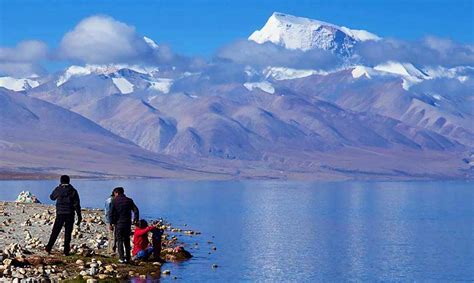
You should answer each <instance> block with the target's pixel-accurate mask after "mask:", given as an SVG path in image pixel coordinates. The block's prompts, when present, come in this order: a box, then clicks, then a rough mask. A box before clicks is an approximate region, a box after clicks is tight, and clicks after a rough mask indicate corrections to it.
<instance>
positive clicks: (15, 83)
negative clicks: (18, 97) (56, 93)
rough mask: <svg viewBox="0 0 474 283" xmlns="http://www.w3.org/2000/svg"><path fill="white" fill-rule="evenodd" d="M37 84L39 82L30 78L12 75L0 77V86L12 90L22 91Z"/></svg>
mask: <svg viewBox="0 0 474 283" xmlns="http://www.w3.org/2000/svg"><path fill="white" fill-rule="evenodd" d="M37 86H39V82H37V81H35V80H32V79H17V78H13V77H0V87H4V88H6V89H9V90H13V91H22V90H27V89H32V88H35V87H37Z"/></svg>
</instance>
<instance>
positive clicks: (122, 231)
mask: <svg viewBox="0 0 474 283" xmlns="http://www.w3.org/2000/svg"><path fill="white" fill-rule="evenodd" d="M130 233H131V228H130V226H128V227H120V226H117V227H116V228H115V240H116V241H117V250H118V254H119V258H120V259H122V260H124V259H126V260H130Z"/></svg>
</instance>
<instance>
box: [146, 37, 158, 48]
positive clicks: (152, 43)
mask: <svg viewBox="0 0 474 283" xmlns="http://www.w3.org/2000/svg"><path fill="white" fill-rule="evenodd" d="M143 40H145V42H146V43H147V44H148V46H150V47H151V48H152V49H158V48H159V46H158V44H156V42H155V41H154V40H153V39H151V38H149V37H146V36H144V37H143Z"/></svg>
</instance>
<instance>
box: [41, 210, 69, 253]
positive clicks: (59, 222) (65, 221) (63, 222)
mask: <svg viewBox="0 0 474 283" xmlns="http://www.w3.org/2000/svg"><path fill="white" fill-rule="evenodd" d="M63 226H64V254H69V249H70V244H71V234H72V228H73V227H74V214H58V215H56V220H54V225H53V231H52V232H51V236H50V237H49V242H48V244H47V245H46V248H47V249H48V250H51V249H52V248H53V246H54V243H55V242H56V239H57V238H58V236H59V233H60V232H61V229H62V228H63Z"/></svg>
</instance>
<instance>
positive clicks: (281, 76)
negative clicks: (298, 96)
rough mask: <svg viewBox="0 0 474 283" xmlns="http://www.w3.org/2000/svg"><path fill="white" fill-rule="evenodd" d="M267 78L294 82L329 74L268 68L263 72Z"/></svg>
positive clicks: (315, 71)
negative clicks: (294, 80) (293, 80)
mask: <svg viewBox="0 0 474 283" xmlns="http://www.w3.org/2000/svg"><path fill="white" fill-rule="evenodd" d="M263 75H264V76H265V78H272V79H274V80H277V81H280V80H292V79H299V78H305V77H309V76H312V75H327V72H324V71H317V70H304V69H292V68H285V67H267V68H265V69H264V70H263Z"/></svg>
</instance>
